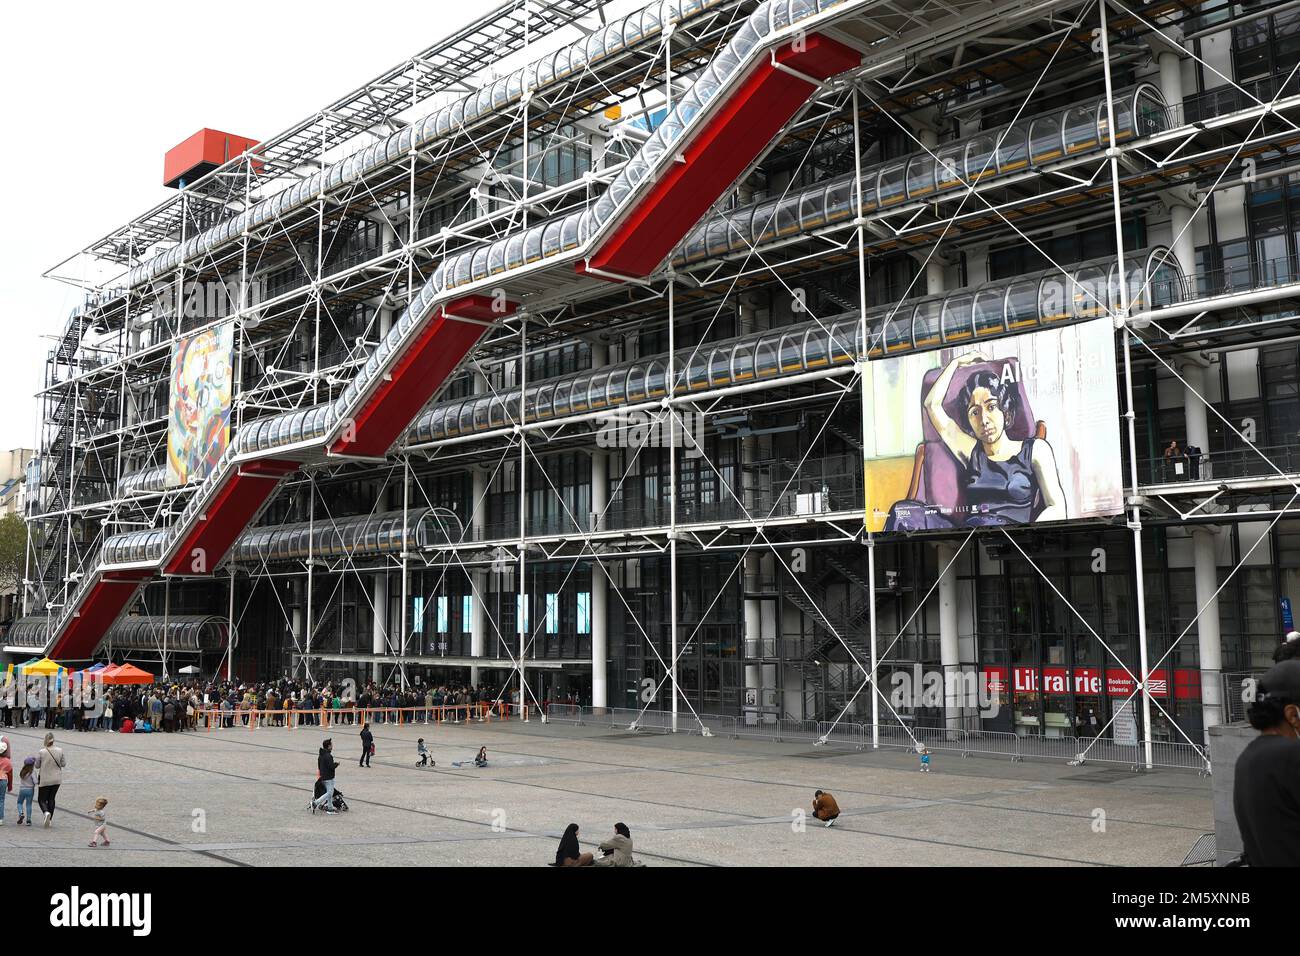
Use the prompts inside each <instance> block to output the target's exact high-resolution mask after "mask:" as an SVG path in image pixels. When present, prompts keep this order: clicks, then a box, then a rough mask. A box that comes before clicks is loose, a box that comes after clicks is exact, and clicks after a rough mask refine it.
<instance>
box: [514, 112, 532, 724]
mask: <svg viewBox="0 0 1300 956" xmlns="http://www.w3.org/2000/svg"><path fill="white" fill-rule="evenodd" d="M524 115H525V117H527V107H525V114H524ZM527 170H528V123H527V121H526V120H525V122H524V171H525V176H524V189H525V191H526V190H527V188H528V177H527ZM527 215H528V207H527V206H526V205H525V206H524V216H525V217H526V216H527ZM527 408H528V319H527V318H526V317H521V318H520V321H519V420H520V423H521V424H522V422H523V420H524V413H525V411H526V410H527ZM515 434H516V435H518V437H519V475H518V481H519V567H518V574H519V580H518V581H517V582H516V584H517V585H518V587H517V588H516V589H515V624H516V626H517V627H518V629H519V715H520V717H521V718H522V717H523V714H524V708H525V707H526V706H528V697H527V695H528V678H527V672H526V671H525V669H524V663H525V660H524V652H525V651H526V650H527V649H528V646H527V640H528V624H529V623H530V622H529V621H528V614H527V612H526V610H525V609H526V608H527V607H528V586H527V583H526V578H525V572H526V570H527V567H526V565H525V561H524V557H525V555H526V554H527V538H528V494H527V484H528V483H527V482H526V481H525V480H524V478H525V475H526V474H527V472H528V433H527V432H525V431H524V430H523V429H522V428H518V430H517V431H516V432H515Z"/></svg>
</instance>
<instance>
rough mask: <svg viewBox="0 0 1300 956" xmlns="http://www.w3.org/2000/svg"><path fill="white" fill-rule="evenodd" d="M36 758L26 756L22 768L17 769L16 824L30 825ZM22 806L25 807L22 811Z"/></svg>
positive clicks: (34, 788) (34, 792)
mask: <svg viewBox="0 0 1300 956" xmlns="http://www.w3.org/2000/svg"><path fill="white" fill-rule="evenodd" d="M35 771H36V758H35V757H28V758H27V759H26V760H24V761H23V769H21V770H19V771H18V825H19V826H22V825H23V824H24V823H26V824H27V825H28V826H31V825H32V798H33V797H34V796H36V772H35ZM23 807H26V808H27V809H26V810H25V811H24V809H23Z"/></svg>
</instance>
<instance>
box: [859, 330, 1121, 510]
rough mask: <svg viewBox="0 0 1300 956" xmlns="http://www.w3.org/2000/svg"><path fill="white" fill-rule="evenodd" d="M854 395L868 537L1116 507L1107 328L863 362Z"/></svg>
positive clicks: (1114, 392)
mask: <svg viewBox="0 0 1300 956" xmlns="http://www.w3.org/2000/svg"><path fill="white" fill-rule="evenodd" d="M863 387H864V389H865V407H866V414H867V415H868V418H869V425H870V427H868V428H867V430H866V431H867V438H866V443H865V445H864V448H863V454H864V458H865V468H866V485H865V487H866V499H867V500H866V520H867V524H868V527H870V528H871V530H872V531H883V532H893V531H927V530H942V529H950V528H972V527H985V526H998V525H1023V524H1031V523H1037V522H1046V521H1065V520H1071V519H1075V518H1092V517H1102V516H1110V515H1116V514H1120V513H1122V512H1123V510H1124V488H1123V475H1122V466H1121V461H1120V418H1119V393H1118V385H1117V381H1116V373H1115V339H1114V327H1113V326H1112V324H1111V322H1110V320H1109V319H1096V320H1093V321H1091V322H1083V323H1079V324H1076V325H1063V326H1061V327H1060V328H1056V329H1043V330H1041V331H1038V332H1031V333H1026V334H1025V335H1018V336H1010V337H1007V338H1003V339H993V340H990V341H983V342H979V343H972V344H971V345H960V346H954V347H950V348H943V349H938V350H935V351H930V352H920V353H911V354H907V355H901V356H899V357H897V358H885V359H881V360H879V361H873V362H868V363H867V371H866V374H865V380H864V383H863Z"/></svg>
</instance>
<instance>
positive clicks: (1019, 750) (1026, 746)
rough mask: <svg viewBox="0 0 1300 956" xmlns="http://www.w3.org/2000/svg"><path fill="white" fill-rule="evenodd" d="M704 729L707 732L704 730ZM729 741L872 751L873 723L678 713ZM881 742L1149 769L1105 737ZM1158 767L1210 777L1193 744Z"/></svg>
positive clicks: (918, 737)
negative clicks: (1192, 771) (1191, 771)
mask: <svg viewBox="0 0 1300 956" xmlns="http://www.w3.org/2000/svg"><path fill="white" fill-rule="evenodd" d="M547 720H548V722H550V723H556V724H571V725H575V726H583V727H591V728H594V729H597V730H624V731H629V730H635V731H643V732H646V733H663V734H667V733H672V732H673V730H672V714H671V713H670V712H668V711H659V710H646V711H640V710H634V709H632V708H620V707H607V708H590V707H581V708H579V707H575V706H573V705H570V704H565V705H555V704H552V705H551V706H550V707H549V708H548V715H547ZM701 725H703V728H702V727H701ZM705 730H707V732H708V736H713V737H730V738H732V739H735V740H762V741H768V742H771V743H798V744H809V745H813V746H827V747H834V748H836V749H842V750H866V749H868V748H869V747H870V746H871V745H872V739H873V738H872V728H871V725H870V724H859V723H854V722H851V721H839V722H834V723H833V722H831V721H820V722H818V721H812V720H793V719H791V718H783V719H780V720H764V719H763V716H762V715H758V716H757V718H756V719H755V718H754V717H752V716H744V715H742V716H740V717H734V716H730V715H724V714H699V715H698V719H697V715H695V714H692V713H691V712H690V711H686V712H685V713H682V712H678V715H677V733H680V734H694V735H703V734H704V731H705ZM876 739H877V741H878V744H879V746H880V747H881V748H883V749H892V750H907V751H911V752H915V751H916V750H917V747H918V745H921V746H924V747H925V748H926V749H928V750H930V751H931V752H934V753H956V754H961V755H962V756H963V757H965V756H968V755H971V754H978V755H981V756H990V757H1007V758H1009V759H1011V760H1025V759H1034V760H1060V761H1063V762H1065V763H1069V764H1078V763H1080V762H1081V761H1082V762H1083V763H1114V764H1123V765H1126V766H1130V767H1134V768H1137V767H1141V766H1143V765H1144V764H1145V761H1146V754H1145V749H1144V747H1143V745H1142V744H1141V743H1137V744H1122V743H1117V742H1116V741H1114V740H1109V739H1106V738H1104V737H1103V738H1093V737H1075V736H1071V735H1062V736H1060V737H1037V736H1029V735H1026V736H1020V735H1019V734H1014V733H1010V732H1006V731H991V730H966V729H963V728H959V727H916V728H908V727H904V726H903V725H902V724H880V725H879V727H878V731H877V736H876ZM1151 751H1152V752H1151V762H1152V765H1153V766H1156V767H1162V768H1167V769H1173V770H1195V771H1198V772H1200V773H1204V774H1208V773H1209V771H1210V764H1209V757H1208V754H1207V753H1206V751H1205V750H1204V748H1201V747H1198V746H1196V745H1194V744H1189V743H1175V742H1171V741H1153V742H1152V745H1151Z"/></svg>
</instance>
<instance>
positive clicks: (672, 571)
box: [663, 275, 678, 733]
mask: <svg viewBox="0 0 1300 956" xmlns="http://www.w3.org/2000/svg"><path fill="white" fill-rule="evenodd" d="M676 291H677V282H676V279H674V278H673V277H672V276H671V275H670V276H669V277H668V363H667V365H668V374H667V375H666V376H665V378H666V384H667V392H668V394H667V395H665V396H664V406H663V407H664V410H665V411H666V412H667V413H668V587H669V595H668V653H669V657H668V668H669V671H668V673H669V676H670V678H671V682H672V685H673V710H672V712H673V733H677V432H678V430H677V410H676V409H675V408H674V407H673V404H672V400H673V397H674V396H675V395H676V394H677V355H676V350H677V344H676V342H677V340H676V336H675V333H674V328H673V326H674V325H675V324H676V322H677V318H676V315H675V314H674V313H675V311H676V304H675V301H674V300H675V298H676Z"/></svg>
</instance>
